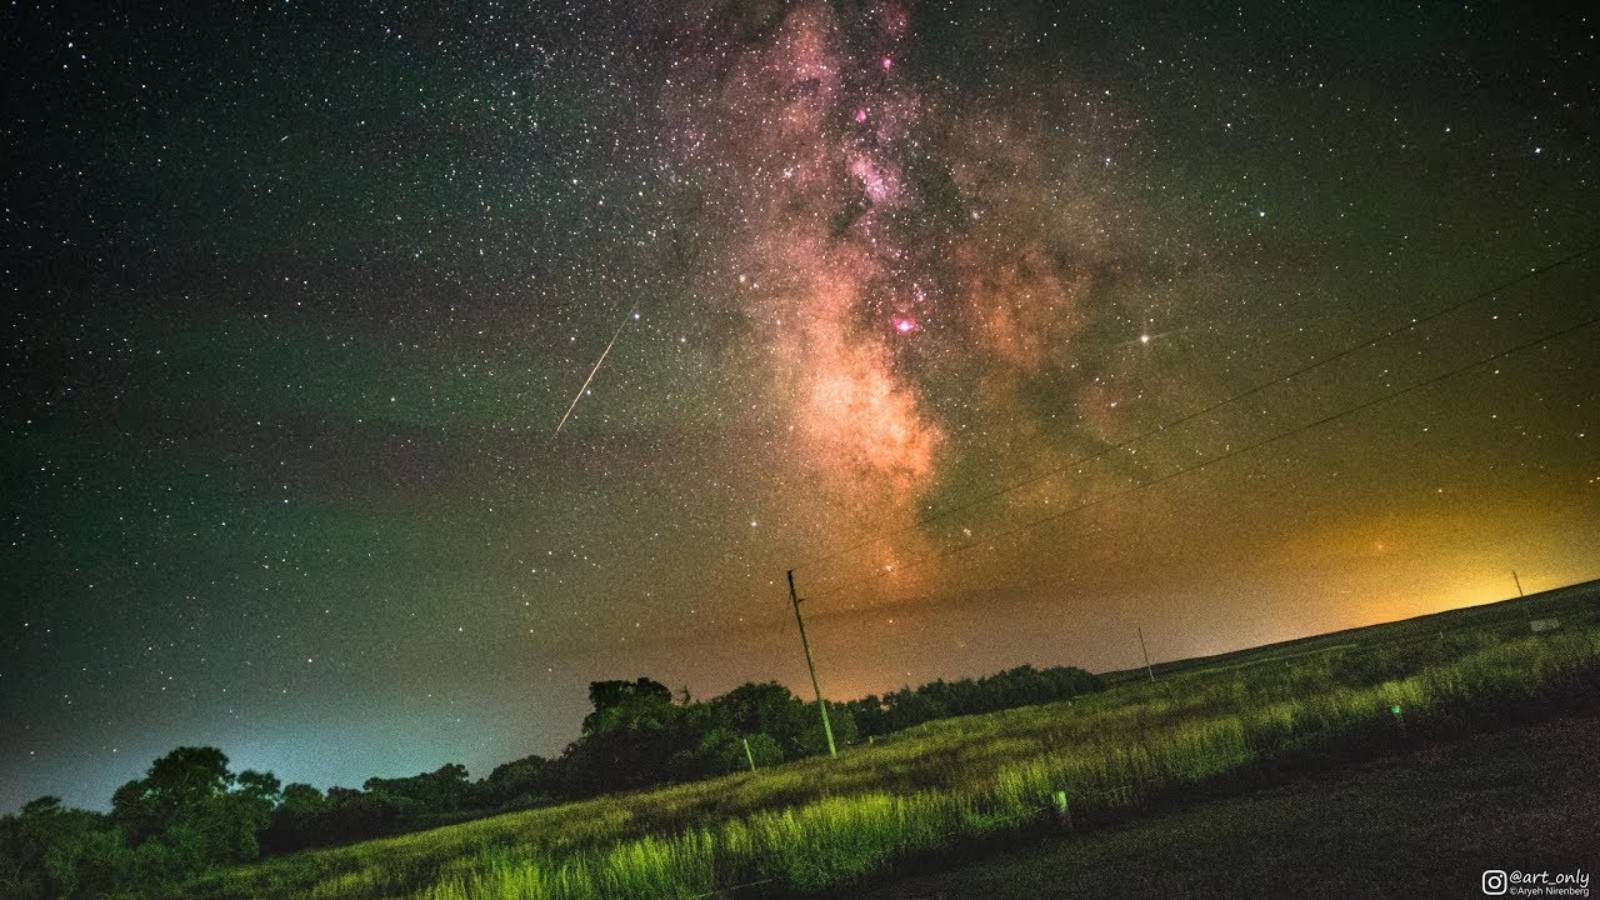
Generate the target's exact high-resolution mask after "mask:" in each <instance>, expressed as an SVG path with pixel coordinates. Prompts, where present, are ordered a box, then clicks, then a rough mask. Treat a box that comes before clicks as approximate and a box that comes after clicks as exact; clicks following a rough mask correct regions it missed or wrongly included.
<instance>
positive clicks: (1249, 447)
mask: <svg viewBox="0 0 1600 900" xmlns="http://www.w3.org/2000/svg"><path fill="white" fill-rule="evenodd" d="M1597 322H1600V316H1593V317H1590V318H1588V319H1585V320H1583V321H1582V322H1579V323H1577V324H1576V325H1569V326H1567V327H1565V328H1561V329H1558V330H1556V331H1553V332H1549V333H1547V334H1544V335H1542V336H1541V337H1537V338H1534V339H1532V340H1528V341H1524V342H1522V343H1520V344H1517V345H1515V346H1513V347H1510V348H1508V349H1506V350H1501V351H1499V352H1498V353H1494V354H1491V355H1489V356H1485V357H1481V358H1479V359H1475V360H1473V361H1472V362H1469V363H1466V364H1465V365H1461V366H1457V367H1456V368H1453V369H1449V370H1447V371H1444V372H1441V373H1439V374H1437V375H1434V376H1432V377H1430V378H1426V379H1424V380H1422V381H1419V382H1416V383H1415V384H1412V385H1410V386H1408V387H1404V388H1400V389H1399V390H1395V391H1390V392H1389V393H1387V394H1383V395H1381V396H1378V397H1375V398H1373V399H1371V400H1367V401H1364V402H1362V403H1358V404H1356V405H1354V406H1348V407H1345V408H1344V409H1341V410H1339V411H1337V412H1334V413H1330V414H1329V415H1326V416H1323V417H1322V418H1320V419H1317V420H1315V421H1312V422H1308V423H1306V424H1304V425H1299V426H1296V427H1294V428H1290V429H1287V430H1285V431H1280V432H1278V433H1276V434H1273V435H1271V436H1270V437H1266V438H1263V439H1261V440H1259V441H1255V442H1253V443H1250V444H1246V445H1243V446H1241V447H1238V448H1237V449H1234V450H1230V451H1228V452H1226V453H1223V454H1221V455H1218V456H1213V457H1211V458H1209V459H1205V460H1202V461H1200V462H1198V463H1195V464H1193V465H1190V466H1183V467H1180V468H1178V469H1175V470H1173V471H1172V472H1168V473H1167V474H1165V475H1162V476H1159V477H1157V478H1152V479H1149V480H1147V481H1142V482H1139V483H1137V484H1135V485H1134V486H1132V487H1130V488H1125V489H1123V490H1120V491H1115V492H1112V493H1110V494H1106V495H1104V496H1101V497H1097V498H1095V499H1093V500H1087V501H1085V502H1083V503H1080V504H1078V505H1077V506H1072V507H1068V508H1066V509H1063V510H1060V511H1058V512H1054V513H1051V514H1050V515H1048V516H1045V517H1043V518H1040V519H1034V520H1031V521H1028V522H1025V523H1023V524H1021V525H1017V526H1014V527H1012V528H1009V529H1006V530H1004V531H1001V532H998V533H996V534H993V535H989V536H987V537H985V538H984V539H983V540H980V541H970V542H968V543H965V544H958V545H956V546H955V547H951V548H948V549H946V550H941V551H936V552H934V553H928V554H924V555H922V556H920V557H916V558H914V559H913V560H912V561H911V562H909V563H907V564H905V565H901V566H897V567H896V568H895V569H893V570H892V571H893V572H895V573H899V572H904V571H905V570H906V569H910V568H914V567H916V566H918V565H921V564H923V563H927V562H932V561H934V560H937V559H943V558H945V557H949V556H954V555H955V554H957V553H962V552H965V551H967V550H971V549H972V548H974V547H978V546H981V545H983V544H986V543H990V542H993V541H995V540H998V539H1000V538H1004V537H1010V536H1011V535H1014V534H1020V533H1022V532H1024V531H1029V530H1032V529H1034V528H1038V527H1039V526H1041V525H1046V524H1048V523H1050V522H1055V521H1058V520H1060V519H1062V518H1065V517H1066V516H1069V515H1072V514H1073V513H1077V512H1082V511H1083V510H1085V509H1089V508H1091V507H1094V506H1099V505H1101V504H1104V503H1108V502H1110V501H1112V500H1116V499H1118V498H1120V497H1126V496H1128V495H1129V494H1133V493H1135V492H1137V491H1141V490H1145V489H1147V488H1151V487H1154V486H1156V485H1158V484H1163V483H1165V482H1167V481H1171V480H1172V479H1174V478H1177V477H1179V476H1181V475H1186V474H1188V473H1190V472H1195V471H1199V470H1200V469H1204V468H1208V467H1210V466H1213V465H1215V464H1217V463H1219V462H1223V461H1224V460H1229V459H1233V458H1234V457H1236V456H1241V455H1243V454H1245V453H1250V452H1252V451H1254V450H1258V449H1260V448H1262V447H1265V446H1267V445H1269V444H1274V443H1277V442H1278V441H1281V440H1283V439H1285V438H1288V437H1292V436H1294V435H1297V434H1302V433H1304V432H1307V431H1310V430H1311V429H1313V428H1318V427H1321V426H1323V425H1327V424H1329V423H1332V422H1336V421H1338V420H1340V419H1343V418H1345V417H1347V416H1350V415H1354V414H1355V413H1358V412H1361V411H1362V410H1366V409H1370V408H1372V407H1374V406H1377V405H1379V404H1382V403H1387V402H1388V401H1390V400H1393V399H1395V398H1397V397H1403V396H1405V395H1407V394H1412V393H1415V392H1416V391H1420V390H1422V389H1424V388H1428V387H1431V386H1433V385H1435V384H1438V383H1440V382H1442V381H1445V380H1447V379H1450V378H1453V377H1455V376H1457V375H1461V374H1463V373H1465V372H1469V371H1471V370H1472V369H1475V368H1477V367H1479V366H1482V365H1485V364H1487V363H1491V362H1494V361H1495V360H1498V359H1503V358H1505V357H1507V356H1511V355H1512V354H1515V353H1520V352H1522V351H1523V350H1530V349H1532V348H1534V347H1538V346H1540V345H1542V344H1546V343H1549V342H1550V341H1554V340H1557V339H1559V338H1562V337H1565V336H1566V335H1569V334H1573V333H1574V332H1577V331H1581V330H1583V329H1585V328H1588V327H1589V326H1591V325H1594V324H1596V323H1597ZM888 574H890V572H889V571H884V570H874V571H873V572H872V573H870V574H868V575H865V576H862V577H860V578H856V579H852V580H850V581H846V582H842V583H838V584H833V585H828V586H825V587H824V588H823V589H822V590H818V591H813V592H812V594H811V596H812V597H813V598H816V597H823V596H829V595H832V594H836V593H838V592H840V591H842V590H844V589H846V588H850V587H854V586H856V585H858V584H863V583H865V582H868V581H871V580H873V579H875V578H881V577H884V576H886V575H888Z"/></svg>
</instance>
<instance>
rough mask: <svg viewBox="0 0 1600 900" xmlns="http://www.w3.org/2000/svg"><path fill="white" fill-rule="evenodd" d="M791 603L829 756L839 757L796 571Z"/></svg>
mask: <svg viewBox="0 0 1600 900" xmlns="http://www.w3.org/2000/svg"><path fill="white" fill-rule="evenodd" d="M789 602H790V603H793V604H794V621H795V624H797V625H799V626H800V646H801V647H803V648H805V651H806V668H807V669H810V670H811V690H813V691H815V692H816V694H817V711H818V712H820V713H822V733H823V734H824V735H826V736H827V738H828V755H829V756H838V755H839V751H838V750H837V749H836V748H835V747H834V746H833V726H832V725H831V724H829V723H828V703H827V701H826V700H823V699H822V687H821V686H820V685H818V684H817V666H816V664H815V663H813V662H812V661H811V642H810V641H808V640H806V620H805V619H802V618H800V598H799V596H797V595H796V594H795V592H794V570H793V569H790V570H789Z"/></svg>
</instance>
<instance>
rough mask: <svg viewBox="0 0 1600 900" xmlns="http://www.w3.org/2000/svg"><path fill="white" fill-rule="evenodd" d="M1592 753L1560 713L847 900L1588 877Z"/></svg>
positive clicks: (1592, 840)
mask: <svg viewBox="0 0 1600 900" xmlns="http://www.w3.org/2000/svg"><path fill="white" fill-rule="evenodd" d="M1597 746H1600V716H1596V715H1586V716H1567V717H1562V718H1558V719H1554V720H1552V721H1549V722H1544V723H1540V724H1536V725H1526V726H1520V727H1517V728H1512V729H1508V730H1505V731H1500V732H1495V733H1491V734H1482V735H1475V736H1473V737H1471V738H1468V739H1465V740H1462V741H1459V742H1456V743H1452V744H1444V745H1439V746H1434V747H1430V748H1427V749H1424V750H1419V751H1414V752H1412V753H1408V754H1405V755H1403V756H1398V757H1388V758H1385V759H1382V760H1379V761H1375V762H1371V763H1362V764H1357V765H1354V766H1348V767H1342V768H1340V769H1338V770H1336V771H1332V772H1325V773H1321V774H1317V775H1312V776H1307V777H1303V778H1297V779H1294V780H1292V781H1290V782H1287V783H1285V784H1281V785H1276V786H1272V787H1268V788H1265V789H1262V790H1258V791H1251V792H1249V793H1246V794H1243V795H1240V796H1235V797H1226V798H1220V799H1213V800H1206V801H1201V802H1198V803H1193V804H1189V805H1186V806H1184V807H1183V808H1181V809H1176V810H1170V811H1167V812H1165V813H1160V814H1156V815H1152V816H1148V817H1141V818H1139V819H1137V820H1133V821H1129V822H1126V823H1123V824H1121V825H1117V826H1112V827H1109V828H1103V829H1098V830H1096V831H1094V832H1089V833H1085V834H1075V835H1071V836H1068V837H1057V836H1052V837H1048V838H1041V839H1039V840H1037V841H1030V842H1027V843H1026V844H1024V845H1023V846H1019V847H1015V848H1009V849H1006V850H1004V851H1001V852H998V853H993V854H989V855H988V856H985V857H984V858H982V859H978V860H974V861H972V862H971V863H968V864H966V865H960V866H955V867H948V868H946V869H944V870H942V871H939V872H934V873H930V874H926V875H919V876H913V877H908V878H902V879H897V880H895V881H894V882H893V883H891V884H889V885H886V886H883V887H880V888H877V889H874V890H869V891H867V892H865V893H862V894H859V895H858V896H859V897H860V900H966V898H971V897H986V898H995V900H999V898H1009V897H1027V898H1052V900H1068V898H1086V900H1087V898H1097V897H1118V896H1122V897H1288V896H1293V897H1300V898H1320V897H1326V898H1347V897H1365V898H1383V897H1397V898H1419V897H1472V896H1482V894H1481V892H1480V890H1479V886H1480V882H1479V879H1480V877H1481V876H1482V873H1483V871H1484V870H1485V869H1504V870H1511V869H1521V870H1522V871H1525V872H1527V871H1533V872H1538V871H1548V872H1552V873H1554V872H1558V871H1566V872H1571V871H1573V870H1574V869H1575V868H1582V869H1583V870H1585V871H1587V872H1589V873H1590V874H1591V875H1593V874H1594V873H1595V872H1596V871H1597V870H1600V780H1596V778H1595V777H1594V760H1595V748H1596V747H1597ZM1174 848H1181V850H1179V851H1175V849H1174ZM1419 848H1424V849H1423V852H1419ZM1179 860H1181V864H1174V863H1175V862H1176V861H1179ZM1591 886H1592V885H1591Z"/></svg>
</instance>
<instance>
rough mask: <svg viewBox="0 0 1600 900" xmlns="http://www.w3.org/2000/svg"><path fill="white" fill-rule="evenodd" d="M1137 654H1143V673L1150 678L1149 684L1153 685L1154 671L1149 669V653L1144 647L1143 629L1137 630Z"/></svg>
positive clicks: (1154, 679)
mask: <svg viewBox="0 0 1600 900" xmlns="http://www.w3.org/2000/svg"><path fill="white" fill-rule="evenodd" d="M1139 652H1140V653H1143V654H1144V673H1145V674H1146V675H1149V676H1150V683H1151V684H1155V681H1156V670H1155V669H1152V668H1150V651H1149V650H1146V649H1145V647H1144V629H1143V628H1140V629H1139Z"/></svg>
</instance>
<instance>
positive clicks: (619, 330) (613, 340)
mask: <svg viewBox="0 0 1600 900" xmlns="http://www.w3.org/2000/svg"><path fill="white" fill-rule="evenodd" d="M637 315H638V310H637V309H630V310H628V315H627V317H626V318H624V319H623V320H622V324H621V325H618V326H617V333H616V334H613V335H612V336H611V341H610V342H609V343H607V344H606V349H604V350H602V351H600V358H599V359H597V360H595V361H594V368H592V369H590V370H589V377H588V378H585V379H584V380H583V387H581V388H578V394H577V396H575V397H573V398H572V405H571V406H568V407H567V412H566V414H565V415H563V416H562V417H561V422H560V424H558V425H556V431H555V434H552V435H550V440H552V441H553V440H555V439H556V438H558V437H560V436H561V429H563V428H565V427H567V420H568V419H570V418H572V411H573V410H575V409H577V408H578V401H579V400H582V399H583V392H584V391H587V390H588V389H589V385H590V384H591V383H593V381H594V376H595V374H596V373H597V372H599V371H600V367H601V366H603V365H605V362H606V357H607V356H609V355H610V354H611V348H612V347H614V346H616V344H617V338H619V337H622V329H624V328H627V327H628V319H632V318H634V317H635V316H637Z"/></svg>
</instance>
